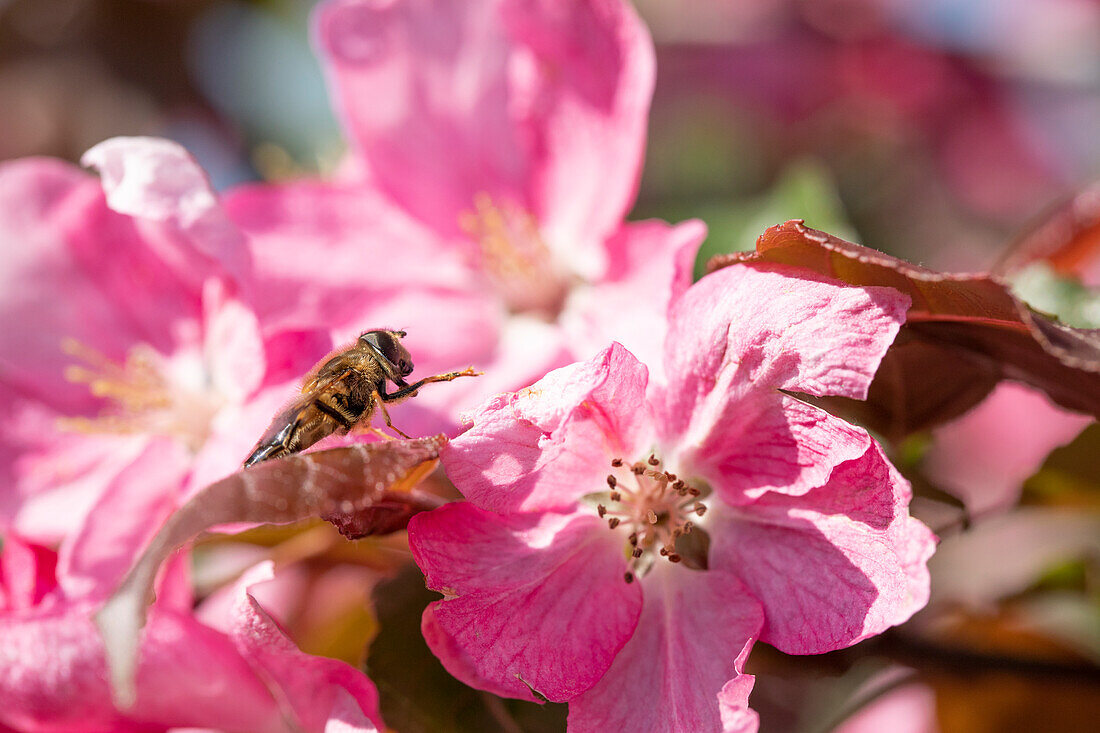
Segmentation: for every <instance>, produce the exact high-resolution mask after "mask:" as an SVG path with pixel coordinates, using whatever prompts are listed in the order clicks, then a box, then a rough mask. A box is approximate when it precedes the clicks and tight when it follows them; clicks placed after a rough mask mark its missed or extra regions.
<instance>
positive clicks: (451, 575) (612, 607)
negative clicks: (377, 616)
mask: <svg viewBox="0 0 1100 733" xmlns="http://www.w3.org/2000/svg"><path fill="white" fill-rule="evenodd" d="M409 542H410V545H411V547H412V551H413V558H414V559H415V560H416V563H417V565H419V566H420V568H421V570H423V571H424V576H425V581H426V582H427V584H428V587H429V588H432V589H433V590H438V591H439V592H441V593H443V594H444V600H442V601H436V602H435V603H433V604H432V605H431V606H429V611H430V613H431V614H432V618H431V619H427V618H426V619H425V622H424V625H425V629H426V632H430V633H428V637H427V638H428V641H429V643H430V644H432V651H433V652H434V653H435V654H436V655H437V656H439V657H440V659H441V660H442V661H443V664H444V666H445V667H447V669H448V671H450V672H451V674H453V675H455V676H457V677H459V679H462V680H463V681H465V682H467V683H470V684H478V685H481V684H483V683H482V682H481V681H482V680H485V681H487V682H488V683H489V685H490V686H491V689H494V690H498V691H501V692H504V693H506V694H507V695H508V696H511V697H519V698H524V699H528V700H535V699H537V698H536V695H535V694H534V693H536V692H537V693H538V694H539V695H541V696H543V697H544V698H546V699H549V700H553V701H562V700H569V699H572V698H574V697H576V696H577V695H579V694H580V693H582V692H584V691H585V690H587V689H588V688H589V687H591V686H592V685H593V684H594V683H595V682H596V681H597V680H599V679H600V677H601V676H602V675H603V674H604V672H605V671H606V670H607V668H608V667H609V666H610V665H611V661H612V659H613V658H614V657H615V654H616V653H617V652H618V651H619V649H620V648H621V647H622V646H623V644H625V643H626V641H627V639H629V638H630V635H631V633H632V632H633V630H634V626H635V624H636V622H637V619H638V614H639V613H640V611H641V605H642V598H641V590H640V589H639V587H638V584H637V583H633V584H629V583H626V582H625V581H624V580H623V575H624V573H625V572H626V561H625V558H624V557H623V553H622V546H621V544H620V543H621V540H619V539H618V538H616V537H615V535H614V533H612V532H609V531H607V528H606V526H604V523H603V522H601V521H600V520H598V519H597V518H596V517H594V516H590V515H579V514H574V515H559V514H522V515H510V516H500V515H496V514H492V513H490V512H486V511H483V510H481V509H478V508H476V507H474V506H472V505H471V504H468V503H458V504H449V505H447V506H444V507H442V508H441V509H437V510H435V511H433V512H429V513H427V514H419V515H417V516H416V517H414V518H413V520H412V522H410V524H409ZM436 632H438V633H436ZM448 637H449V639H450V641H449V642H446V641H445V642H444V643H440V639H441V638H443V639H444V640H445V639H447V638H448Z"/></svg>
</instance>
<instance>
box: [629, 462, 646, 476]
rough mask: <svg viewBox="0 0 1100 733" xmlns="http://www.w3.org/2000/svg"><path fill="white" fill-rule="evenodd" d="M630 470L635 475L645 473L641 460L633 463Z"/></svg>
mask: <svg viewBox="0 0 1100 733" xmlns="http://www.w3.org/2000/svg"><path fill="white" fill-rule="evenodd" d="M630 472H631V473H633V474H634V475H635V476H641V475H642V474H643V473H645V464H644V463H642V462H641V461H639V462H638V463H635V464H634V465H633V466H631V467H630Z"/></svg>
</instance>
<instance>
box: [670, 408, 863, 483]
mask: <svg viewBox="0 0 1100 733" xmlns="http://www.w3.org/2000/svg"><path fill="white" fill-rule="evenodd" d="M701 413H702V416H703V417H702V419H700V416H697V417H696V420H695V422H693V424H692V427H691V430H690V431H689V432H688V433H687V435H685V436H684V441H685V442H686V445H684V444H681V445H680V446H679V448H678V450H679V451H680V453H679V461H680V465H681V466H683V467H684V468H685V470H687V471H688V472H689V473H697V474H698V475H699V476H701V477H703V478H705V479H707V481H709V482H710V483H711V484H712V485H713V486H714V487H715V488H716V489H718V490H719V492H720V493H721V495H722V497H723V498H724V499H726V501H728V502H730V503H733V504H737V503H741V502H744V501H745V500H746V499H747V498H756V497H759V496H760V495H761V494H763V493H764V492H766V491H777V492H781V493H785V494H804V493H806V492H807V491H809V490H810V489H813V488H816V487H818V486H821V485H822V484H824V483H825V482H826V481H828V480H829V476H830V475H831V474H832V472H833V469H834V468H835V467H836V466H838V465H840V464H841V463H844V462H845V461H850V460H853V459H856V458H859V457H860V456H862V455H863V454H864V453H866V452H867V448H868V447H869V446H870V445H871V437H870V436H869V435H868V434H867V432H866V431H864V430H863V429H861V428H857V427H854V426H852V425H849V424H848V423H846V422H844V421H843V420H841V419H839V418H836V417H833V416H832V415H830V414H829V413H827V412H825V411H824V410H821V409H819V408H817V407H814V406H812V405H808V404H806V403H804V402H800V401H798V400H795V399H793V398H791V397H788V396H786V395H782V394H767V393H762V394H761V393H755V394H754V393H749V394H748V395H747V396H746V397H745V398H743V399H741V400H738V401H729V402H723V403H722V404H721V412H720V413H719V415H718V417H717V418H716V419H715V420H714V422H713V423H711V422H710V419H709V415H707V413H706V412H705V411H701ZM702 430H705V431H706V432H705V433H703V434H698V433H697V432H696V431H702Z"/></svg>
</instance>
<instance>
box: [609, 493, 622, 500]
mask: <svg viewBox="0 0 1100 733" xmlns="http://www.w3.org/2000/svg"><path fill="white" fill-rule="evenodd" d="M622 500H623V495H622V494H620V493H619V492H618V491H612V492H611V501H622Z"/></svg>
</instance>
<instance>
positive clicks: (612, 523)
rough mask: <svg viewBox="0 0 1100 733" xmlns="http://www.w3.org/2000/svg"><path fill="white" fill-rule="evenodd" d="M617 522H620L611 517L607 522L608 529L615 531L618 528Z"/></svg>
mask: <svg viewBox="0 0 1100 733" xmlns="http://www.w3.org/2000/svg"><path fill="white" fill-rule="evenodd" d="M619 521H620V520H619V518H618V517H612V518H611V519H608V520H607V526H608V527H610V528H611V529H615V528H616V527H618V526H619Z"/></svg>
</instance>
